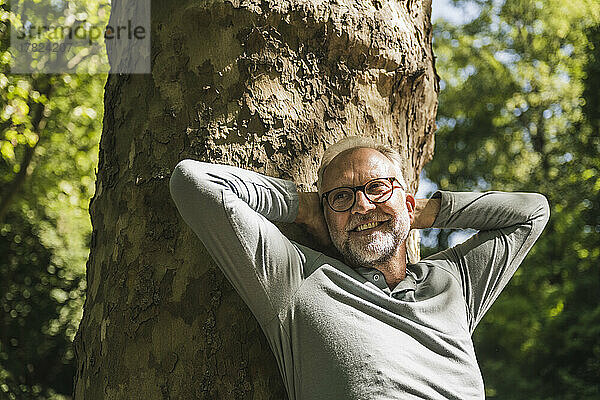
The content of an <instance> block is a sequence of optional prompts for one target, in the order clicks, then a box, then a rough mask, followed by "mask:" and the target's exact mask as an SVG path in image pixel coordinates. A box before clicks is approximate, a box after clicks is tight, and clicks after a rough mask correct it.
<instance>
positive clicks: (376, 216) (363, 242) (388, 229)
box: [330, 210, 410, 268]
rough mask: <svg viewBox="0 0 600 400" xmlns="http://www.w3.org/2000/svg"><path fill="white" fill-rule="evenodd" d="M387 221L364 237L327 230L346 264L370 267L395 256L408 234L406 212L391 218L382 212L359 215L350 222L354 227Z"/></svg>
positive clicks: (408, 222)
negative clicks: (375, 221) (377, 221)
mask: <svg viewBox="0 0 600 400" xmlns="http://www.w3.org/2000/svg"><path fill="white" fill-rule="evenodd" d="M390 217H391V218H390ZM388 218H390V219H389V220H388V221H386V222H384V223H383V224H381V225H379V226H377V228H376V229H375V230H374V231H373V232H371V233H369V234H367V235H355V234H354V232H347V231H345V230H340V231H335V232H332V231H331V230H330V236H331V241H332V243H333V245H334V246H335V248H336V249H337V250H338V251H339V252H340V253H341V254H342V256H343V257H344V259H345V260H346V263H347V264H349V265H351V266H355V267H371V268H373V267H375V266H378V265H381V264H382V263H385V262H387V261H389V260H390V259H391V258H392V257H393V256H394V254H396V253H397V251H398V248H399V247H400V246H401V245H402V243H404V241H405V240H406V238H407V237H408V232H409V231H410V218H409V216H408V212H407V211H406V210H404V212H403V213H400V214H396V215H391V216H390V215H389V214H385V213H382V212H373V213H369V214H366V215H358V216H357V218H355V219H353V220H352V221H349V222H352V224H353V225H357V224H361V223H367V222H371V221H373V220H382V219H388Z"/></svg>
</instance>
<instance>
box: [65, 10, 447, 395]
mask: <svg viewBox="0 0 600 400" xmlns="http://www.w3.org/2000/svg"><path fill="white" fill-rule="evenodd" d="M113 3H114V4H113V13H115V12H118V8H119V7H120V6H121V3H118V2H113ZM430 14H431V1H428V0H425V1H423V2H419V1H413V0H404V1H386V0H381V1H379V0H372V1H364V2H356V1H354V2H350V1H345V0H338V1H331V2H319V1H316V0H308V1H300V0H291V1H286V2H275V1H271V0H262V1H258V0H243V1H242V2H240V1H239V0H235V1H227V2H222V1H212V2H208V1H198V0H196V1H193V0H185V1H179V2H154V3H153V9H152V62H153V65H152V74H151V75H111V76H109V79H108V82H107V84H106V94H105V117H104V118H105V119H104V131H103V134H102V139H101V144H100V156H99V166H98V175H97V182H96V194H95V196H94V198H93V199H92V201H91V203H90V213H91V216H92V222H93V234H92V240H91V252H90V258H89V260H88V264H87V280H88V292H87V299H86V303H85V309H84V316H83V320H82V322H81V326H80V328H79V332H78V334H77V337H76V341H75V346H76V352H77V373H76V379H75V389H74V393H75V398H76V399H81V400H83V399H85V400H94V399H131V398H139V399H168V398H172V399H193V398H199V399H283V398H286V393H285V389H284V387H283V384H282V382H281V377H280V375H279V372H278V370H277V365H276V362H275V358H274V356H273V355H272V353H271V350H270V348H269V346H268V343H267V341H266V339H265V337H264V335H263V333H262V331H261V330H260V329H259V326H258V324H257V322H256V321H255V319H254V317H253V316H252V314H250V312H249V310H248V308H247V307H246V305H245V304H244V303H243V302H242V301H241V300H240V298H239V297H238V295H237V293H235V291H234V290H233V289H232V287H231V285H230V284H229V283H228V282H227V280H226V279H225V278H224V276H223V275H222V273H221V271H220V270H219V269H218V267H217V266H216V264H215V263H214V261H212V260H211V259H210V257H209V256H208V254H207V252H206V250H205V249H204V248H203V246H202V244H201V242H200V241H199V239H198V238H197V237H196V236H195V235H194V234H193V232H192V230H191V229H190V228H188V227H187V225H186V224H185V223H184V222H183V221H182V219H181V218H180V217H179V215H178V213H177V210H176V208H175V205H174V203H173V202H172V200H171V197H170V194H169V187H168V183H169V177H170V174H171V171H172V170H173V168H174V166H175V165H176V164H177V162H178V161H179V160H182V159H184V158H193V159H197V160H202V161H211V162H218V163H227V164H232V165H236V166H240V167H244V168H249V169H252V170H255V171H258V172H262V173H266V174H269V175H272V176H278V177H282V178H287V179H294V180H295V181H296V182H299V183H302V184H303V185H302V186H303V187H304V188H311V187H313V182H315V180H316V170H317V167H318V162H319V160H320V157H321V155H322V153H323V151H324V149H325V148H326V147H327V146H328V145H330V144H332V143H333V142H335V141H336V140H338V139H340V138H342V137H344V136H347V135H352V134H361V135H368V136H376V137H381V138H383V139H384V140H385V141H386V142H388V143H390V144H392V145H393V146H395V147H396V148H398V149H399V150H400V152H401V153H402V154H405V155H406V169H405V172H406V179H407V182H409V185H410V186H411V188H412V189H413V190H415V189H416V187H417V184H418V182H417V179H418V174H419V172H420V170H421V168H422V167H423V165H424V164H425V163H426V162H427V161H428V160H429V159H430V158H431V156H432V153H433V131H434V129H435V123H434V120H435V113H436V108H437V92H438V80H437V76H436V74H435V70H434V61H433V55H432V49H431V22H430ZM111 18H112V17H111ZM313 188H314V187H313ZM199 212H201V210H199ZM288 232H290V235H295V236H294V238H295V239H296V240H300V241H303V242H304V243H308V242H309V241H308V240H307V239H306V238H305V237H304V238H302V237H301V235H302V233H301V232H298V231H291V230H290V231H288Z"/></svg>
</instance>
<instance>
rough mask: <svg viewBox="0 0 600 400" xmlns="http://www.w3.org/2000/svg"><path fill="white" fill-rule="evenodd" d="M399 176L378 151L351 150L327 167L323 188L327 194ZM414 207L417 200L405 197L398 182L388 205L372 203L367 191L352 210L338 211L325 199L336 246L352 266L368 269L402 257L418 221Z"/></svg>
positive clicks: (331, 234)
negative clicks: (411, 228)
mask: <svg viewBox="0 0 600 400" xmlns="http://www.w3.org/2000/svg"><path fill="white" fill-rule="evenodd" d="M397 174H398V172H397V171H396V169H395V168H394V165H393V164H392V162H391V161H390V160H389V159H388V158H387V157H386V156H384V155H383V154H382V153H380V152H378V151H377V150H375V149H371V148H357V149H351V150H347V151H345V152H342V153H340V154H338V155H337V156H336V157H335V158H334V159H333V160H332V161H331V163H330V164H329V165H328V166H327V168H326V169H325V173H324V175H323V184H322V188H323V192H327V191H329V190H331V189H334V188H337V187H340V186H350V187H354V186H359V185H364V184H365V183H366V182H368V181H370V180H371V179H375V178H384V177H392V176H393V177H396V176H397ZM414 205H415V200H414V197H413V196H412V195H410V194H405V193H404V191H403V190H402V189H400V186H399V184H398V183H397V182H394V191H393V195H392V197H391V198H390V199H389V200H387V201H386V202H384V203H371V202H370V201H369V200H368V199H367V198H366V197H365V194H364V192H362V191H357V192H356V202H355V203H354V206H353V207H352V208H351V209H350V210H348V211H344V212H335V211H333V210H332V209H331V208H330V207H329V206H328V205H327V203H326V200H323V210H324V215H325V221H326V222H327V226H328V228H329V233H330V236H331V241H332V242H333V244H334V246H335V247H336V248H337V249H338V251H339V252H340V253H341V254H342V255H343V256H344V258H345V259H346V261H347V262H348V263H349V264H351V265H353V266H364V267H375V266H377V265H378V264H380V263H382V262H385V261H389V260H390V259H391V258H392V257H393V256H394V255H397V254H398V251H399V249H400V247H401V245H402V243H403V242H404V241H405V240H406V237H407V236H408V232H409V230H410V224H411V222H412V220H413V218H414ZM370 222H376V223H377V226H375V227H373V228H370V229H365V230H361V226H362V225H364V224H367V223H370ZM356 228H359V229H358V230H357V229H356Z"/></svg>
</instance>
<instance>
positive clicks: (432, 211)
mask: <svg viewBox="0 0 600 400" xmlns="http://www.w3.org/2000/svg"><path fill="white" fill-rule="evenodd" d="M439 211H440V199H415V219H414V221H413V223H412V225H411V227H410V228H411V229H426V228H431V226H432V225H433V222H434V221H435V219H436V217H437V215H438V213H439Z"/></svg>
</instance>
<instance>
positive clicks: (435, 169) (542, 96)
mask: <svg viewBox="0 0 600 400" xmlns="http://www.w3.org/2000/svg"><path fill="white" fill-rule="evenodd" d="M455 3H456V4H457V5H458V6H459V7H461V8H462V7H466V6H467V5H468V4H470V5H473V4H476V5H477V6H478V7H479V9H480V14H479V15H478V17H477V18H475V19H473V20H472V21H469V22H468V23H466V24H464V25H459V26H453V25H451V24H449V23H446V22H443V21H439V22H438V23H437V24H436V29H435V33H434V37H435V38H434V49H435V53H436V55H437V56H438V59H437V67H438V71H439V74H440V76H441V78H442V81H441V88H442V90H441V94H440V108H439V113H438V126H439V129H438V133H437V151H436V155H435V158H434V159H433V161H432V162H431V163H430V164H428V165H427V168H426V169H427V175H428V177H429V178H430V179H432V180H433V181H434V182H435V183H437V185H438V186H439V187H440V188H442V189H449V190H490V189H496V190H520V191H536V192H542V193H544V194H545V195H546V196H547V197H548V199H549V202H550V205H551V212H552V215H551V218H550V222H549V224H548V225H547V227H546V229H545V231H544V233H543V234H542V237H541V239H540V240H539V242H538V243H537V244H536V246H535V247H534V248H533V250H532V252H531V253H530V255H529V256H528V257H527V259H526V260H525V262H524V264H523V265H522V266H521V268H520V269H519V270H518V271H517V273H516V275H515V276H514V278H513V280H512V281H511V284H510V285H509V286H508V287H507V289H506V290H505V293H504V294H503V295H502V296H501V297H500V298H499V300H498V301H497V302H496V304H495V305H494V307H493V308H492V310H491V311H490V312H489V314H488V315H487V316H486V317H485V319H484V320H483V322H482V323H481V325H480V327H479V328H478V329H477V331H476V332H475V337H474V339H475V342H476V347H477V354H478V359H479V360H480V363H481V366H482V370H483V374H484V379H485V382H486V388H487V396H488V397H489V398H498V399H514V398H530V399H592V398H593V399H596V398H598V397H599V396H600V379H599V378H598V377H599V376H600V363H599V362H598V360H600V335H599V333H600V307H599V305H598V301H597V296H598V293H599V289H600V273H599V271H598V265H599V262H598V261H599V257H600V236H599V235H598V233H599V232H600V220H599V215H600V213H599V204H600V202H599V200H600V199H599V190H600V181H599V180H598V174H599V173H600V169H599V168H600V159H599V158H598V154H599V153H600V152H599V150H600V135H599V134H598V133H599V131H598V126H599V124H598V121H599V116H600V108H599V106H598V105H599V104H600V97H599V93H600V92H599V88H600V86H599V84H598V83H599V81H598V79H599V78H598V76H599V75H598V65H599V64H598V62H599V61H600V57H599V49H600V42H599V35H598V25H599V24H600V5H599V4H598V2H594V1H584V0H580V1H571V2H564V1H558V0H556V1H544V2H541V1H530V0H506V1H500V2H498V1H476V2H469V1H459V2H455ZM438 238H439V246H440V247H445V246H446V245H447V243H448V234H447V233H441V234H439V236H438ZM436 250H437V248H433V249H429V252H433V251H436Z"/></svg>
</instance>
